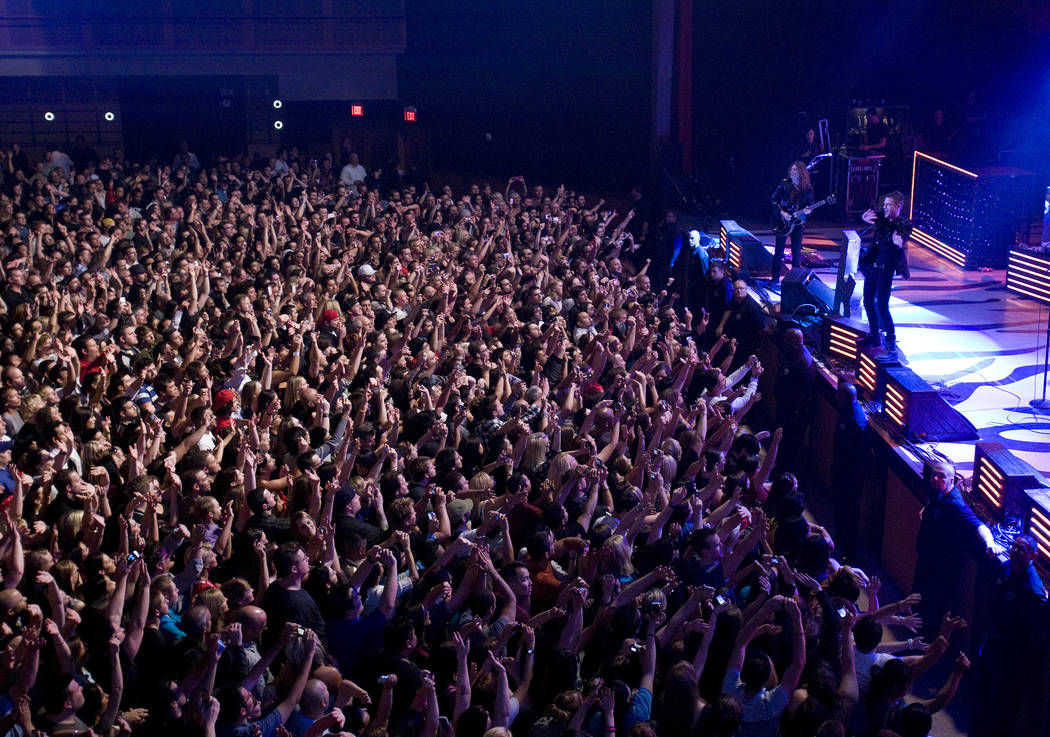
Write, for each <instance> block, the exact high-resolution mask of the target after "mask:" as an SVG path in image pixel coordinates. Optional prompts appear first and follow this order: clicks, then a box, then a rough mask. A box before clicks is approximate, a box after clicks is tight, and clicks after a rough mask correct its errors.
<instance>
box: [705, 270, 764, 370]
mask: <svg viewBox="0 0 1050 737" xmlns="http://www.w3.org/2000/svg"><path fill="white" fill-rule="evenodd" d="M765 326H766V318H765V314H764V313H763V312H762V308H761V307H760V306H759V304H758V302H756V301H755V300H754V299H752V297H751V295H749V294H748V293H747V282H746V281H745V280H744V279H737V280H736V281H735V282H733V299H732V301H731V302H730V303H729V306H728V307H727V309H726V311H725V313H723V315H722V321H721V322H720V323H719V325H718V327H717V328H716V329H715V337H718V336H719V335H722V334H723V333H725V336H726V337H727V338H735V339H736V341H737V344H738V348H737V351H736V354H737V355H738V356H745V357H746V356H750V355H751V354H752V353H757V352H758V341H759V337H760V334H761V332H762V329H763V328H765Z"/></svg>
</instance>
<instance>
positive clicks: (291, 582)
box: [262, 542, 328, 650]
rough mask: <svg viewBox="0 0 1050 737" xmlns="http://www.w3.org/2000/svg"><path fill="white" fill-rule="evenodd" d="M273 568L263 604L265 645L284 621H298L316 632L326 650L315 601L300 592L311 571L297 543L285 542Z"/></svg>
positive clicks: (278, 549) (325, 641)
mask: <svg viewBox="0 0 1050 737" xmlns="http://www.w3.org/2000/svg"><path fill="white" fill-rule="evenodd" d="M273 565H274V569H275V570H276V571H277V580H276V581H274V582H273V583H272V584H270V588H268V589H266V595H265V596H264V597H263V604H262V608H263V609H264V610H265V611H266V614H267V616H268V617H269V622H268V624H269V627H268V629H267V638H266V644H267V645H269V644H270V643H272V642H273V641H274V640H276V639H277V637H279V636H280V634H281V631H282V630H283V629H284V624H285V622H298V623H299V624H301V625H302V626H303V627H306V628H308V629H312V630H313V631H314V632H316V633H317V637H318V639H319V640H320V641H321V643H322V644H323V645H324V647H325V650H327V649H328V636H327V633H326V631H325V626H324V618H323V617H322V616H321V610H320V608H318V606H317V602H316V601H314V598H313V597H312V596H310V594H309V593H307V592H306V591H303V580H304V579H305V578H306V576H307V574H308V573H309V572H310V559H309V558H308V557H307V555H306V551H304V550H303V549H302V547H301V546H300V545H299V543H297V542H287V543H284V544H283V545H281V546H280V547H279V548H277V551H276V552H275V553H274V555H273Z"/></svg>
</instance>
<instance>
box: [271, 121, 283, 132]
mask: <svg viewBox="0 0 1050 737" xmlns="http://www.w3.org/2000/svg"><path fill="white" fill-rule="evenodd" d="M273 127H274V128H276V129H277V130H281V128H284V123H283V122H282V121H280V120H275V121H273Z"/></svg>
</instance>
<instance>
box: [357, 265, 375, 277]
mask: <svg viewBox="0 0 1050 737" xmlns="http://www.w3.org/2000/svg"><path fill="white" fill-rule="evenodd" d="M375 273H376V270H375V269H373V268H372V267H371V266H370V265H369V264H362V265H361V266H359V267H358V268H357V275H358V276H375Z"/></svg>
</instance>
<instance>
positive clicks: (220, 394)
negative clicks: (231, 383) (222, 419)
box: [214, 389, 237, 409]
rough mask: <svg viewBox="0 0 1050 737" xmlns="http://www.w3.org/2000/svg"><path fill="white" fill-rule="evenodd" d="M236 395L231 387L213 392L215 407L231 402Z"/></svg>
mask: <svg viewBox="0 0 1050 737" xmlns="http://www.w3.org/2000/svg"><path fill="white" fill-rule="evenodd" d="M236 397H237V393H236V392H235V391H233V389H220V390H219V391H217V392H216V393H215V402H214V404H215V409H220V408H222V407H225V406H226V405H227V404H229V403H230V402H232V401H233V400H234V399H235V398H236Z"/></svg>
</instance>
